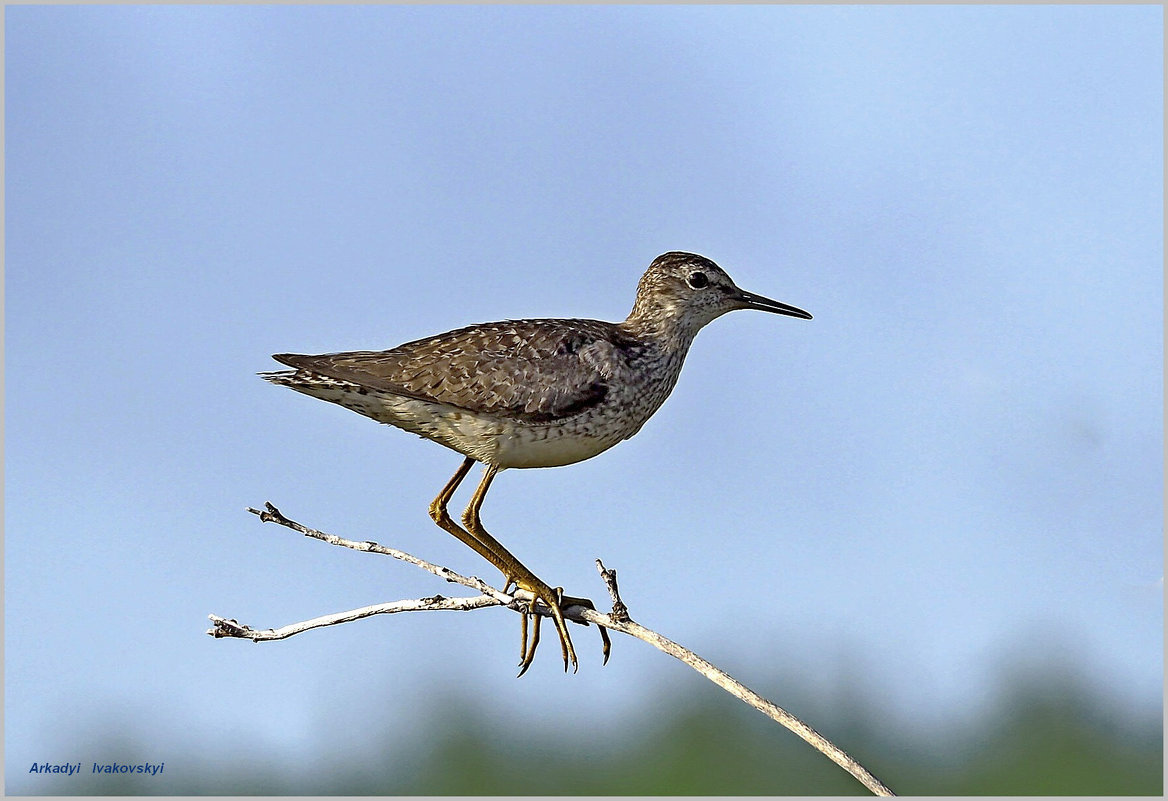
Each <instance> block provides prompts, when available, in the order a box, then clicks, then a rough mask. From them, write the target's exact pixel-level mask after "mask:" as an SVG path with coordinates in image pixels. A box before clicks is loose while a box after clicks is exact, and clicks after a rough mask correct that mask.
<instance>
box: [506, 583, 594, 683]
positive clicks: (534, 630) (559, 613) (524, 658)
mask: <svg viewBox="0 0 1168 801" xmlns="http://www.w3.org/2000/svg"><path fill="white" fill-rule="evenodd" d="M516 588H517V589H518V590H521V591H523V592H524V594H525V595H530V596H531V598H530V600H528V601H527V609H526V610H525V611H524V612H523V613H522V616H521V617H522V623H521V624H520V634H519V636H520V643H519V675H520V676H522V675H523V674H524V673H526V672H527V669H528V668H529V667H531V663H532V661H533V660H534V659H535V649H536V646H538V645H539V626H540V622H541V618H542V616H543V615H544V614H550V615H551V617H552V619H553V620H554V621H555V622H556V631H557V633H558V634H559V635H560V652H561V655H562V656H563V659H564V670H565V671H567V670H568V665H569V664H571V666H572V672H573V673H574V672H576V670H577V668H578V665H577V662H576V649H575V648H573V647H572V638H571V636H570V635H569V634H568V627H567V624H566V622H565V618H564V614H563V610H564V609H566V608H569V607H572V606H582V607H584V608H585V609H591V610H593V611H595V609H596V604H594V603H593V602H592V601H590V600H589V599H587V598H575V597H572V596H570V595H564V590H563V588H562V587H555V588H552V587H549V586H548V585H546V584H544V583H543V582H539V583H538V584H535V586H528V585H527V584H526V582H524V583H519V582H517V583H516ZM541 602H542V604H543V606H545V607H547V609H546V610H544V609H543V608H540V606H539V604H540V603H541ZM529 616H530V617H531V618H532V623H531V641H530V642H528V639H527V631H528V625H527V622H528V620H527V619H528V617H529ZM573 622H574V623H579V624H580V625H582V626H587V625H588V623H587V621H582V620H574V621H573ZM597 628H599V629H600V639H601V642H602V644H603V646H602V647H603V653H604V662H603V664H608V657H609V652H610V651H611V649H612V643H611V642H610V640H609V638H608V630H607V629H605V628H604V627H603V626H597Z"/></svg>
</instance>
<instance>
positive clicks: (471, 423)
mask: <svg viewBox="0 0 1168 801" xmlns="http://www.w3.org/2000/svg"><path fill="white" fill-rule="evenodd" d="M696 273H700V274H702V275H705V276H706V277H707V279H708V284H707V285H706V286H703V287H700V288H695V287H693V286H691V285H690V284H689V283H688V281H689V279H690V277H691V276H693V275H694V274H696ZM759 303H765V304H770V305H769V306H765V305H763V306H760V305H758V304H759ZM751 307H753V308H764V309H766V310H769V311H778V312H780V313H784V314H791V315H793V316H802V317H810V315H808V314H807V313H806V312H802V311H800V310H797V309H794V308H793V307H788V306H784V305H783V304H776V303H775V302H774V301H767V300H766V299H764V298H758V297H757V296H753V295H750V294H749V293H743V292H742V291H741V290H738V288H737V287H735V286H734V283H733V282H732V281H731V280H730V278H729V276H727V275H726V274H725V273H724V272H723V271H722V270H721V269H720V268H719V267H718V266H717V265H716V264H714V262H712V261H710V260H709V259H706V258H704V257H702V256H697V255H695V254H690V253H677V252H675V253H666V254H664V255H662V256H660V257H658V258H657V259H655V260H654V261H653V263H652V264H651V265H650V266H649V269H648V270H647V271H646V272H645V274H644V276H643V277H642V278H641V282H640V285H639V287H638V291H637V299H636V302H635V303H634V306H633V310H632V312H631V313H630V315H629V317H628V319H626V320H625V321H624V322H622V323H607V322H601V321H598V320H579V319H549V320H511V321H504V322H497V323H483V324H479V325H472V326H468V327H466V328H459V329H456V330H454V331H448V332H446V333H444V334H438V335H436V336H432V337H427V338H425V339H419V340H415V341H413V342H407V343H406V344H404V345H400V346H398V347H396V348H393V349H391V350H386V351H354V352H349V353H331V354H324V355H319V356H303V355H296V354H279V355H277V356H275V357H274V358H275V359H276V360H277V361H279V362H281V363H282V364H285V365H287V366H289V367H291V368H293V370H291V371H280V372H274V373H267V374H265V375H264V377H265V378H266V379H267V380H269V381H271V382H272V383H275V384H281V385H283V386H287V387H291V388H292V389H295V390H297V391H298V392H303V393H304V394H306V395H312V396H314V397H317V398H321V399H323V400H328V401H331V402H333V403H338V404H340V405H342V406H345V407H346V408H349V409H352V410H354V411H356V412H359V413H360V414H363V415H365V416H367V417H371V418H373V419H374V420H378V421H379V422H382V423H388V424H390V425H394V426H397V427H398V428H403V429H405V430H407V431H411V432H413V433H415V434H419V435H420V436H423V437H426V438H428V439H431V440H434V441H435V442H439V443H441V444H443V445H446V446H447V447H449V448H452V449H454V450H456V451H458V452H460V453H462V454H464V455H467V456H470V457H472V458H474V459H476V460H477V461H480V462H483V463H486V464H493V465H496V466H498V467H500V468H507V467H552V466H558V465H563V464H571V463H573V462H577V461H580V460H582V459H587V458H589V457H591V456H595V455H596V454H598V453H600V452H602V451H604V450H606V449H608V448H610V447H612V446H613V445H615V444H616V443H618V442H620V441H621V440H624V439H628V438H629V437H631V436H633V435H634V434H636V433H637V431H639V430H640V428H641V426H642V425H643V424H644V423H645V421H646V420H648V419H649V417H650V416H651V415H652V414H653V413H654V412H655V411H656V410H657V409H658V408H659V407H660V406H661V404H662V403H663V402H664V401H665V399H666V398H667V397H668V396H669V393H670V392H671V391H672V389H673V387H674V385H675V384H676V383H677V378H678V375H679V373H680V371H681V367H682V363H683V362H684V360H685V356H686V353H687V352H688V351H689V347H690V343H692V341H693V338H694V335H696V334H697V332H698V330H699V329H701V327H702V326H704V325H705V324H706V323H708V322H710V321H711V320H713V319H715V318H716V317H718V316H720V315H721V314H723V313H725V312H727V311H730V310H732V309H735V308H751Z"/></svg>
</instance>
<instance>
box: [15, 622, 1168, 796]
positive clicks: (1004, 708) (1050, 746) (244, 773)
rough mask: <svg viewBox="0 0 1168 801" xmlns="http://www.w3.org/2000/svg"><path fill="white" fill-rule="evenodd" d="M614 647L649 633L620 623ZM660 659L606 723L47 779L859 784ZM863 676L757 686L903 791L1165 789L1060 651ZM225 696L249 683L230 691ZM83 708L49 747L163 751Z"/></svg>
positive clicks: (1120, 721)
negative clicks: (926, 707) (960, 696)
mask: <svg viewBox="0 0 1168 801" xmlns="http://www.w3.org/2000/svg"><path fill="white" fill-rule="evenodd" d="M264 647H272V646H270V645H269V646H264ZM277 647H278V646H277ZM615 647H617V648H620V649H622V650H623V649H626V648H640V647H647V646H643V645H641V644H632V643H631V642H630V641H628V640H626V639H625V638H623V637H621V636H620V635H618V636H617V641H616V643H615ZM1056 650H1057V649H1056ZM661 659H662V663H663V665H662V672H663V673H667V674H669V675H671V677H672V679H671V682H670V684H669V686H668V688H663V689H662V690H661V691H660V692H659V693H658V694H657V695H656V696H655V697H653V698H645V699H641V700H640V701H639V702H638V704H637V708H636V709H633V710H630V711H629V714H627V715H625V716H622V717H621V718H620V719H619V720H614V721H612V726H611V727H610V728H608V729H605V728H603V727H596V726H591V727H580V728H578V729H577V728H574V727H572V726H570V725H569V726H566V727H564V726H558V727H552V726H547V725H544V726H535V727H526V728H521V729H516V728H515V727H513V726H510V725H507V724H506V723H501V721H504V720H506V719H507V717H508V710H504V709H501V708H498V707H495V706H492V704H491V703H490V701H489V700H487V699H483V698H480V697H475V696H472V695H465V696H461V697H454V696H451V695H444V696H442V695H440V696H438V697H436V698H435V699H434V700H433V702H432V706H431V707H430V710H429V712H428V713H426V714H425V715H424V716H422V717H420V718H418V719H415V720H408V721H400V720H399V721H392V722H391V721H386V722H385V725H384V726H382V727H380V728H374V729H371V730H370V731H368V732H366V733H365V735H364V736H363V737H362V738H361V739H362V742H364V743H365V745H364V746H363V748H362V749H361V750H358V751H353V750H342V749H339V748H336V747H335V746H333V745H330V744H329V743H328V742H319V743H318V744H317V746H316V748H315V753H314V754H313V756H312V758H310V759H308V760H292V759H287V758H286V757H285V756H283V755H281V754H279V753H275V752H272V751H266V752H265V751H257V752H255V753H253V754H251V755H246V756H245V755H242V754H241V755H240V756H239V758H238V759H236V760H226V761H224V760H223V759H222V757H219V756H216V757H211V756H210V755H209V754H208V753H207V752H206V749H205V744H197V743H194V742H190V743H188V746H187V748H186V749H182V748H179V749H178V750H177V753H176V752H175V750H173V749H168V751H167V754H168V755H167V756H166V763H167V768H166V770H164V771H163V773H162V774H161V775H159V776H157V777H135V778H124V777H123V778H120V779H111V778H108V777H100V778H98V779H96V780H95V779H93V778H92V777H86V776H85V773H84V772H83V773H82V775H81V776H80V777H78V778H76V779H73V780H68V779H61V780H57V781H55V782H53V784H54V785H55V792H64V793H70V794H73V793H75V794H79V795H89V794H98V795H100V794H105V795H133V794H148V795H169V794H180V795H198V794H231V795H248V794H256V795H285V794H288V795H302V794H320V795H402V794H417V795H501V796H507V795H792V794H795V795H805V794H816V795H847V794H860V795H863V794H867V791H866V790H864V788H863V787H861V786H860V785H859V783H857V782H856V781H855V780H854V779H852V778H851V777H850V776H848V775H847V774H845V773H844V772H843V770H841V769H840V768H838V767H837V766H836V765H835V764H834V763H832V762H830V761H829V760H828V759H827V758H826V757H824V756H822V755H821V754H819V753H818V752H816V751H813V750H812V748H811V747H810V746H808V745H807V744H806V743H804V742H803V741H802V740H799V739H798V738H796V737H795V735H793V734H791V733H790V732H788V731H787V730H786V729H783V728H781V727H780V726H778V725H777V724H775V723H774V722H772V721H771V720H769V719H768V718H765V717H764V716H763V715H761V714H760V713H758V712H756V711H754V710H752V709H748V708H747V707H746V706H744V705H743V704H741V703H740V702H738V701H737V700H735V699H733V698H731V697H730V696H729V695H727V694H726V693H724V692H723V691H722V690H720V689H718V688H716V687H714V686H713V685H712V684H710V683H708V682H706V681H705V680H704V679H702V678H700V677H699V676H697V675H696V674H693V675H690V676H687V675H684V674H685V673H686V672H688V669H685V670H682V671H681V672H682V675H680V676H679V675H677V672H678V671H677V670H675V669H674V668H673V667H672V666H671V665H669V664H665V663H668V662H672V660H670V659H668V658H667V657H664V656H662V657H661ZM674 664H676V663H674ZM861 678H862V677H858V676H857V677H856V680H852V679H843V680H842V681H840V682H837V683H836V686H835V688H834V690H833V691H832V692H831V693H830V694H824V693H822V692H816V691H814V690H809V689H808V685H809V684H810V683H809V682H805V681H800V680H798V679H796V680H791V679H787V678H783V677H779V676H772V677H770V678H769V679H768V680H766V681H762V682H757V683H756V684H755V689H757V690H759V691H760V692H762V693H763V694H765V695H767V696H769V698H770V699H771V700H773V701H775V702H776V703H778V704H779V705H780V706H785V707H786V708H787V709H788V710H789V711H792V712H794V713H796V714H797V715H799V716H801V717H802V718H803V719H804V721H805V722H807V723H809V724H810V725H812V726H813V727H814V728H817V729H818V730H819V731H820V732H821V733H823V734H824V735H825V736H827V737H828V739H830V740H832V741H833V742H835V743H836V744H837V745H839V746H840V747H842V748H843V749H844V750H845V751H847V752H848V753H849V754H851V755H852V756H853V757H854V758H856V759H857V760H858V761H859V762H860V763H861V764H863V765H864V766H865V767H866V768H867V769H868V770H869V771H871V772H872V773H874V774H875V775H876V777H877V778H879V779H880V780H881V781H883V782H884V783H885V784H886V785H888V786H889V787H890V788H891V789H892V790H893V791H894V792H896V793H898V794H900V795H1148V796H1156V795H1162V794H1163V787H1164V783H1163V758H1162V750H1163V729H1162V709H1160V708H1144V709H1132V708H1130V707H1125V705H1124V703H1123V702H1122V701H1121V700H1120V699H1119V698H1118V697H1117V696H1114V695H1112V694H1110V693H1108V692H1107V691H1106V690H1105V689H1104V688H1101V687H1099V686H1093V685H1092V684H1091V682H1090V680H1089V679H1088V678H1087V676H1086V675H1085V674H1083V673H1078V672H1075V671H1074V670H1071V669H1068V666H1067V664H1066V662H1065V661H1064V660H1058V663H1057V664H1056V663H1055V660H1052V661H1051V662H1050V663H1048V664H1041V663H1035V662H1034V661H1033V659H1019V660H1017V661H1015V663H1014V664H1012V665H1010V666H1007V667H1004V668H1003V669H1002V673H1001V677H1000V680H999V682H998V685H997V688H996V690H995V691H994V692H993V694H992V696H991V697H987V698H986V699H985V703H984V704H983V705H982V706H981V708H980V709H979V710H977V712H976V713H974V714H972V715H970V716H964V717H960V718H954V719H950V720H946V721H943V722H939V723H932V724H928V725H921V724H920V723H919V722H914V721H911V720H905V719H904V717H903V715H901V714H899V713H898V711H897V710H896V709H893V708H889V707H888V706H887V705H886V704H885V703H883V702H882V701H881V699H879V698H871V697H864V696H863V695H862V694H861V692H860V689H859V688H860V684H859V680H860V679H861ZM748 683H749V682H748ZM384 692H385V690H384V689H380V688H366V689H364V690H354V691H353V692H352V694H351V695H350V702H351V703H352V704H354V705H358V704H376V703H377V699H378V697H379V696H381V695H382V694H383V693H384ZM403 692H412V690H411V688H403ZM221 703H223V704H224V705H230V706H236V705H246V704H247V699H245V698H234V697H231V696H230V695H225V696H224V697H223V698H222V699H221ZM253 712H254V714H256V715H263V714H265V712H264V710H263V709H262V708H256V709H254V710H253ZM111 723H112V724H114V725H112V726H111ZM91 724H92V728H93V730H94V731H100V732H102V733H101V734H100V735H98V736H95V737H93V738H92V739H89V740H84V739H83V740H81V741H74V742H67V741H65V742H61V743H60V744H59V746H58V747H55V748H54V749H53V752H54V753H59V754H67V753H78V754H80V753H85V754H87V755H91V756H90V757H87V759H90V760H96V761H99V762H100V761H102V760H103V759H108V760H110V761H118V762H121V763H134V762H136V761H149V760H153V761H155V762H157V754H158V750H157V749H156V748H153V747H152V746H151V744H150V742H149V737H148V735H147V734H146V733H145V731H144V730H142V729H139V728H138V727H137V725H136V723H135V721H134V720H133V719H132V718H123V717H122V716H120V715H119V713H118V712H117V711H115V710H110V713H109V717H108V718H103V719H96V720H93V721H91ZM111 730H114V731H117V734H116V736H111V734H110V731H111ZM83 767H84V770H86V771H87V770H89V764H88V763H86V764H84V765H83ZM8 780H9V790H10V792H17V793H23V792H30V791H33V787H34V786H35V784H34V783H33V782H25V781H22V780H21V779H20V777H18V776H13V775H9V777H8Z"/></svg>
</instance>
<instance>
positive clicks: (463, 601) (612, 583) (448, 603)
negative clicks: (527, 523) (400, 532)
mask: <svg viewBox="0 0 1168 801" xmlns="http://www.w3.org/2000/svg"><path fill="white" fill-rule="evenodd" d="M265 507H266V508H265V510H264V511H261V510H258V509H252V508H249V509H248V511H249V512H251V513H252V514H255V515H258V516H259V518H260V520H261V521H263V522H272V523H278V524H280V525H282V526H285V527H287V528H290V529H292V530H294V531H299V532H300V533H301V534H304V535H305V536H306V537H312V538H313V539H318V540H321V541H322V542H327V543H329V544H330V545H337V546H340V547H343V548H351V549H353V550H357V551H365V552H367V553H378V554H382V555H384V556H391V557H393V558H394V559H399V560H401V561H403V562H408V563H409V564H412V565H416V566H417V567H420V568H422V569H423V570H426V571H427V572H430V573H433V574H434V575H435V576H438V577H439V578H442V579H445V580H446V581H449V582H452V583H455V584H461V585H463V586H465V587H469V588H471V589H473V590H476V591H478V592H479V593H481V594H480V595H477V596H472V597H459V598H446V597H444V596H441V595H435V596H433V597H430V598H420V599H417V600H405V601H393V602H390V603H384V604H375V605H373V606H366V607H362V608H360V609H353V610H350V611H348V612H338V613H336V614H332V615H323V616H321V617H317V618H313V619H312V620H305V621H302V622H300V623H292V624H289V625H287V626H282V627H280V628H278V629H263V630H258V629H253V628H251V627H250V626H246V625H243V624H241V623H239V622H237V621H235V620H233V619H227V618H222V617H219V616H218V615H209V618H210V620H211V622H212V628H211V629H209V630H208V631H207V634H210V635H211V636H213V637H233V638H239V639H247V640H252V641H253V642H262V641H267V640H282V639H284V638H286V637H291V636H293V635H296V634H300V633H301V632H304V631H309V630H310V629H316V628H321V627H324V626H335V625H338V624H341V623H348V622H350V621H353V620H360V619H361V618H365V617H371V616H373V615H386V614H394V613H397V612H427V611H469V610H473V609H484V608H487V607H491V606H506V607H508V608H510V609H513V610H514V611H516V612H519V613H520V614H524V613H527V614H530V613H531V605H530V601H531V597H530V595H529V594H528V593H525V592H523V591H516V592H514V593H506V592H503V591H501V590H498V589H495V588H494V587H492V586H490V585H489V584H487V583H486V582H485V581H483V580H482V579H479V578H476V577H474V576H463V575H461V574H459V573H456V572H454V571H453V570H450V569H449V568H447V567H443V566H442V565H436V564H434V563H433V562H428V561H426V560H425V559H420V558H418V557H416V556H412V555H410V554H408V553H406V552H404V551H399V550H397V549H396V548H390V547H387V546H384V545H379V544H378V543H376V542H370V541H364V542H358V541H355V540H348V539H345V538H344V537H338V536H336V535H335V534H326V533H325V532H322V531H317V530H316V529H311V528H308V527H307V526H304V525H301V524H300V523H297V522H296V521H295V520H290V519H289V518H287V517H285V516H284V515H283V514H281V512H280V510H279V509H277V508H276V507H275V506H273V505H272V504H270V503H268V504H265ZM596 568H597V570H598V571H600V576H601V578H602V579H603V581H604V583H605V586H606V587H607V588H608V592H609V595H610V596H611V597H612V601H613V606H612V612H611V613H610V614H607V615H605V614H601V613H600V612H597V611H596V610H594V609H586V608H584V607H582V606H570V607H566V608H565V609H563V614H564V617H565V618H568V619H570V620H574V621H576V622H578V623H591V624H594V625H597V626H603V627H604V628H607V629H611V630H613V631H619V632H623V633H624V634H628V635H629V636H630V637H635V638H637V639H638V640H642V641H643V642H646V643H648V644H649V645H652V646H653V647H654V648H656V649H658V650H659V651H662V652H664V653H666V654H669V655H670V656H672V657H673V658H675V659H678V660H680V661H681V662H683V663H685V664H686V665H689V666H690V667H691V668H693V669H694V670H696V671H697V672H698V673H700V674H701V675H702V676H705V677H706V678H707V679H709V680H710V681H711V682H713V683H714V684H716V685H717V686H719V687H721V688H722V689H723V690H725V691H726V692H728V693H730V694H731V695H733V696H734V697H735V698H737V699H739V700H740V701H742V702H743V703H745V704H747V705H749V706H751V707H754V708H755V709H757V710H758V711H759V712H762V713H763V714H764V715H766V716H767V717H769V718H771V719H772V720H774V721H775V722H777V723H779V724H780V725H782V726H784V727H785V728H787V729H788V730H790V731H791V732H793V733H794V734H796V735H797V736H799V737H800V738H802V739H803V740H804V741H806V742H807V743H808V744H810V745H811V746H812V747H813V748H815V749H816V750H817V751H819V752H820V753H822V754H823V755H824V756H826V757H828V758H829V759H831V760H832V761H833V762H835V763H836V764H837V765H839V766H840V767H842V768H843V769H844V770H846V771H847V772H848V773H850V774H851V775H852V776H853V777H855V779H856V780H857V781H859V782H860V783H861V784H863V785H864V787H866V788H868V790H870V791H871V792H872V793H873V794H874V795H880V796H891V795H894V793H893V792H892V791H891V790H889V789H888V788H887V787H886V786H885V785H884V784H883V783H881V782H880V780H878V779H877V778H876V777H875V776H873V775H872V774H871V773H869V772H868V771H867V770H866V769H865V768H864V767H863V766H862V765H860V763H858V762H856V760H854V759H852V757H850V756H849V755H848V754H847V753H846V752H845V751H844V750H843V749H841V748H839V747H838V746H836V745H835V744H833V743H832V742H831V741H830V740H828V739H827V738H826V737H824V736H823V735H822V734H820V733H819V732H817V731H816V730H815V729H813V728H811V727H810V726H808V725H807V724H806V723H804V722H803V721H802V720H800V719H799V718H797V717H796V716H794V715H792V714H791V713H790V712H788V711H787V710H785V709H783V708H782V707H780V706H778V705H777V704H774V703H772V702H771V701H768V700H767V699H766V698H763V697H762V696H761V695H759V694H758V693H756V692H754V691H753V690H751V689H750V688H748V687H746V686H745V685H744V684H742V683H741V682H739V681H738V680H737V679H735V678H733V677H732V676H730V675H729V674H728V673H726V672H725V671H723V670H721V669H719V668H718V667H716V666H714V665H713V664H711V663H710V662H707V661H706V660H705V659H702V658H701V657H700V656H698V655H697V654H695V653H694V652H693V651H691V650H689V649H688V648H685V647H683V646H681V645H678V644H677V643H675V642H674V641H673V640H670V639H668V638H667V637H663V636H661V635H660V634H658V633H657V632H655V631H653V630H651V629H647V628H645V627H644V626H642V625H640V624H639V623H637V622H635V621H634V620H633V619H632V618H631V617H629V612H628V607H627V606H625V604H624V602H623V601H622V600H621V597H620V591H619V589H618V588H617V583H616V571H615V570H609V569H608V568H606V567H605V566H604V564H603V563H602V562H601V561H600V560H599V559H597V560H596ZM536 611H537V612H538V613H541V614H547V611H546V610H545V609H543V608H542V607H536Z"/></svg>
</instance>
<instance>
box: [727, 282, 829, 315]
mask: <svg viewBox="0 0 1168 801" xmlns="http://www.w3.org/2000/svg"><path fill="white" fill-rule="evenodd" d="M736 300H737V301H738V302H739V303H741V304H742V308H743V309H758V310H759V311H766V312H774V313H775V314H786V315H787V316H789V317H801V318H803V319H804V320H810V319H812V318H811V315H810V314H808V313H807V312H805V311H803V310H802V309H798V308H796V307H794V306H788V305H787V304H786V303H779V302H778V301H777V300H771V299H770V298H764V297H763V296H762V295H756V294H754V293H753V292H747V291H745V290H743V289H740V290H738V297H737V298H736Z"/></svg>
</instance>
